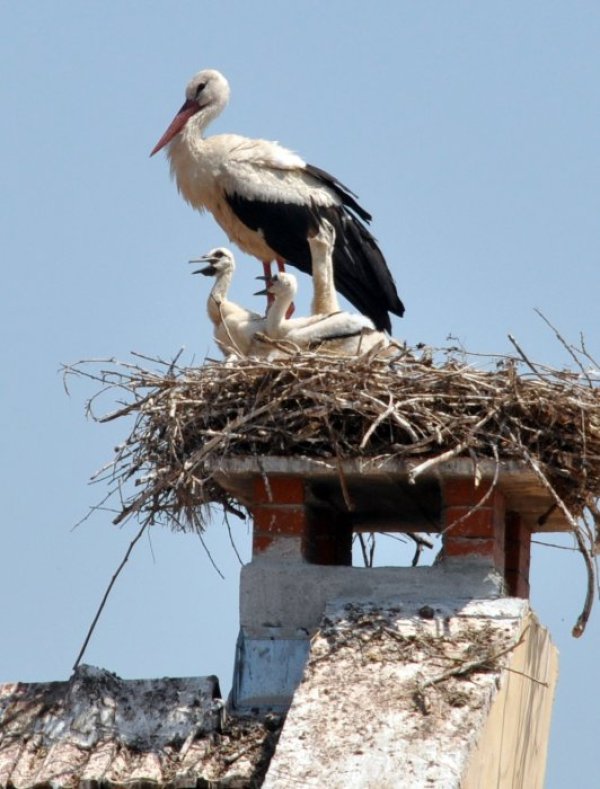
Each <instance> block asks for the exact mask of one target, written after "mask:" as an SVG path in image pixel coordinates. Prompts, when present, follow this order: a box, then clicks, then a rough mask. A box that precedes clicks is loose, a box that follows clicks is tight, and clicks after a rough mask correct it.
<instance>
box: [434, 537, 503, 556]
mask: <svg viewBox="0 0 600 789" xmlns="http://www.w3.org/2000/svg"><path fill="white" fill-rule="evenodd" d="M495 550H496V540H493V539H489V540H485V539H478V538H471V537H456V538H453V537H451V538H448V539H446V540H445V542H444V554H445V555H446V556H493V555H494V551H495Z"/></svg>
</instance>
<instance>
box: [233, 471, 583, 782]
mask: <svg viewBox="0 0 600 789" xmlns="http://www.w3.org/2000/svg"><path fill="white" fill-rule="evenodd" d="M416 466H417V463H413V462H410V461H408V462H407V461H396V460H388V461H386V462H385V463H383V464H381V465H377V464H375V463H373V462H368V461H359V460H351V461H349V460H346V461H341V462H339V463H338V464H335V465H325V464H323V463H322V462H319V461H315V460H309V459H302V458H297V457H294V458H291V457H290V458H285V457H262V458H260V459H259V460H257V459H255V458H248V457H246V458H237V459H231V458H230V459H228V460H226V461H224V463H223V466H222V470H221V472H220V473H219V478H218V481H219V483H220V484H221V485H222V486H223V487H224V488H226V489H227V490H228V491H229V492H230V493H231V494H232V495H234V496H235V497H236V498H237V499H238V500H239V501H240V502H241V503H242V504H245V505H246V506H247V507H248V508H249V509H250V511H251V513H252V516H253V556H252V561H251V562H250V563H249V564H248V565H246V566H245V567H244V568H243V569H242V574H241V584H240V632H239V637H238V643H237V653H236V662H235V670H234V683H233V690H232V703H233V706H234V708H235V709H236V710H238V711H241V712H250V711H253V712H259V713H265V712H267V711H274V712H280V713H281V712H286V711H287V710H289V713H288V718H287V721H286V725H285V729H284V733H283V735H282V739H281V741H280V744H279V746H278V749H277V753H276V756H275V759H274V762H273V763H272V765H271V768H270V769H269V773H268V776H267V783H266V784H265V786H282V787H283V786H284V785H286V784H285V782H283V783H282V782H278V781H277V780H276V776H277V775H278V771H281V775H284V774H285V775H287V776H289V775H303V774H304V773H302V769H301V767H300V766H299V764H297V763H296V762H298V760H299V759H300V761H301V760H302V759H305V758H306V753H309V754H312V757H314V758H312V757H311V760H312V762H314V764H320V765H321V768H322V769H321V771H320V772H319V771H318V770H317V772H316V773H315V774H314V775H311V779H314V780H315V781H317V783H319V785H325V784H326V783H328V782H329V781H330V780H331V776H332V774H333V773H332V772H331V771H332V770H333V772H334V773H335V770H336V769H338V768H339V769H341V767H340V765H337V766H336V765H332V764H331V758H325V755H324V754H322V753H321V751H322V748H323V747H324V746H323V743H326V742H327V743H329V745H330V746H331V749H330V751H329V752H330V753H333V752H339V753H341V752H343V753H345V754H346V756H348V747H350V746H347V747H344V736H345V735H344V733H343V730H344V729H350V730H354V727H355V726H356V725H359V726H362V725H364V720H365V719H366V718H365V715H366V716H367V718H368V717H369V715H368V713H366V712H365V705H368V704H369V703H370V702H369V700H371V701H372V700H373V698H374V696H375V697H376V692H375V691H374V690H373V688H370V690H368V688H369V687H370V686H369V683H370V682H371V681H372V680H373V677H377V676H378V675H381V672H382V671H383V673H384V674H385V672H391V674H390V676H391V675H394V673H395V672H399V674H398V677H397V678H396V680H397V682H398V683H400V685H401V684H402V683H403V681H404V680H403V679H402V677H401V676H400V675H401V674H402V671H403V670H404V671H405V672H408V674H410V673H411V670H412V669H411V666H412V668H414V669H415V671H417V675H416V676H415V677H412V679H411V680H410V681H409V682H408V684H407V686H406V693H405V694H404V696H403V698H404V699H405V700H406V698H410V699H411V701H410V704H409V705H408V707H409V708H410V709H408V710H404V712H406V714H407V715H408V719H410V720H411V721H412V720H413V719H414V716H415V714H417V715H418V716H422V717H424V718H427V717H428V716H429V715H430V714H431V713H430V711H429V710H428V705H430V704H431V703H437V702H435V700H434V702H431V701H430V700H428V699H427V692H426V691H425V690H423V693H422V698H421V701H419V694H420V693H421V691H419V687H421V686H423V687H424V688H428V689H430V690H431V692H433V690H432V689H433V688H434V687H435V691H436V693H437V692H438V691H439V690H440V687H441V686H442V685H444V683H446V682H447V683H448V684H449V685H450V686H451V694H450V695H452V693H453V694H455V702H454V703H455V704H456V706H455V707H452V706H450V707H449V709H450V710H451V711H452V712H453V714H454V713H455V712H456V710H458V709H460V708H461V704H462V712H463V713H464V714H465V715H466V716H467V717H466V718H465V720H464V721H463V722H462V724H461V725H462V726H463V729H462V734H461V733H460V731H458V730H459V729H460V726H459V725H458V724H457V727H458V728H457V730H456V731H452V732H448V731H447V728H446V729H444V727H443V726H441V727H440V734H439V736H436V735H435V732H434V733H433V734H431V733H430V734H429V735H428V736H424V735H423V736H421V737H417V740H418V742H419V743H420V744H419V745H418V747H417V746H416V745H415V742H416V741H415V739H414V738H408V740H406V741H403V740H402V737H403V731H402V729H399V730H397V731H396V734H395V736H394V738H393V740H394V744H393V748H391V750H390V754H388V757H389V759H391V760H392V761H391V762H390V764H395V766H396V768H398V769H403V768H402V764H404V762H403V761H402V760H403V759H408V758H409V756H410V755H411V754H412V755H413V756H414V754H415V753H416V754H417V755H418V754H419V753H421V752H423V753H425V751H427V750H428V751H429V752H431V753H438V755H439V757H440V759H441V760H442V762H444V759H446V756H447V755H448V754H446V755H444V748H447V749H449V750H450V751H451V752H452V754H453V755H452V760H451V761H452V763H453V764H454V773H452V774H453V775H454V777H455V778H456V781H457V783H456V786H457V787H458V786H473V787H475V786H484V785H492V784H493V785H499V786H500V785H502V786H507V787H508V786H516V785H523V786H525V785H526V786H528V787H536V786H539V787H542V786H543V775H544V767H545V754H546V746H547V739H548V734H549V726H550V713H551V706H552V698H553V693H554V686H555V682H556V677H557V655H556V649H555V647H554V646H553V645H552V643H551V641H550V639H549V637H548V634H547V632H546V630H545V629H544V628H543V627H541V626H540V624H539V623H538V621H537V619H536V618H535V616H534V615H533V613H532V612H531V610H530V608H529V603H528V597H529V559H530V545H531V534H532V533H533V532H535V531H566V530H568V528H569V527H568V524H567V523H566V522H564V521H563V520H562V518H561V516H560V514H559V513H558V512H555V511H552V512H551V514H550V515H549V516H548V512H549V511H551V510H552V506H551V505H552V504H553V502H552V500H551V499H550V496H549V494H548V493H547V491H546V490H545V489H544V488H543V487H542V486H541V485H540V483H539V482H538V480H537V478H536V476H535V474H534V473H533V471H532V470H531V469H529V468H528V467H526V466H525V465H524V464H522V463H519V462H517V461H509V460H507V461H504V462H501V463H500V465H499V466H497V465H496V464H495V463H493V462H489V464H488V463H486V462H485V461H484V462H483V463H480V464H479V466H478V469H477V478H475V475H474V465H473V463H472V462H471V460H469V459H453V460H451V461H447V462H445V463H442V464H437V465H435V466H432V467H431V468H430V469H425V470H424V471H423V473H421V474H419V475H418V476H416V478H414V473H415V468H416ZM543 515H545V516H546V517H545V519H544V518H542V516H543ZM540 523H543V525H540ZM357 532H373V533H375V534H378V533H382V532H385V533H390V532H396V533H404V534H410V533H413V534H414V533H423V532H427V533H428V534H429V535H431V536H432V537H434V536H435V537H438V538H439V537H441V550H440V551H439V554H438V556H437V558H436V560H435V562H434V564H433V566H423V567H419V566H417V567H353V566H352V538H353V535H354V534H356V533H357ZM359 620H360V622H361V623H362V624H357V623H358V622H359ZM378 622H379V625H377V623H378ZM382 622H384V623H385V626H383V625H381V623H382ZM380 625H381V627H382V628H383V630H382V632H383V633H388V635H389V634H390V633H396V634H397V635H396V636H393V638H396V639H397V640H399V644H401V645H402V647H403V649H400V651H399V653H398V655H396V657H395V658H394V659H393V660H391V661H387V662H386V661H384V665H379V663H380V662H381V661H379V658H378V657H377V654H378V653H377V654H375V655H374V656H371V657H367V658H365V655H364V653H363V648H362V647H361V642H360V639H359V640H356V637H357V635H360V633H361V628H364V630H363V635H365V634H369V633H372V632H375V631H374V630H373V628H375V630H377V627H379V626H380ZM346 632H348V633H352V634H353V635H352V638H355V642H352V639H351V637H350V635H348V637H347V638H346V636H344V639H345V640H344V639H342V641H343V644H344V650H338V649H337V648H335V647H332V646H331V644H332V643H334V642H336V640H338V641H339V639H340V634H341V633H346ZM327 633H329V637H328V636H327ZM478 633H484V634H485V638H484V639H483V641H482V642H481V643H479V642H480V637H479V636H478V635H474V634H478ZM324 634H325V635H324ZM332 634H333V635H332ZM386 637H387V636H386ZM369 638H370V636H369V637H367V638H366V642H365V643H370V642H369ZM421 638H422V639H425V641H426V642H427V643H429V642H430V641H431V640H432V639H433V641H435V639H438V640H439V644H440V646H439V649H438V647H431V648H432V649H433V653H432V654H435V653H436V650H438V651H439V652H440V654H438V657H437V658H433V657H431V656H430V659H429V658H427V657H423V655H422V654H421V652H422V649H421V647H419V643H420V642H419V639H421ZM411 639H413V640H415V639H416V640H415V641H414V643H415V647H414V650H412V652H411V649H410V648H408V647H409V644H410V643H411ZM484 642H485V643H484ZM424 643H425V642H424ZM432 643H433V642H432ZM348 650H349V651H348ZM353 650H354V658H352V659H351V660H350V662H351V663H352V660H355V662H356V665H355V666H354V668H353V669H348V666H347V665H345V663H344V661H345V660H346V662H347V660H348V659H349V658H348V655H350V656H352V654H353ZM444 650H446V651H449V653H452V654H453V657H452V656H446V657H444V656H443V654H442V653H443V652H444ZM426 651H427V650H426ZM342 653H347V654H346V657H345V658H342V657H341V655H342ZM369 654H370V653H369ZM325 658H326V659H325ZM453 660H454V661H455V662H454V663H453V662H452V661H453ZM370 661H372V662H370ZM478 661H479V662H478ZM324 662H325V663H328V665H329V666H330V669H332V671H333V667H335V666H337V668H336V669H335V671H333V673H332V671H329V673H326V676H325V675H324V674H323V663H324ZM413 663H414V666H413ZM338 664H339V665H338ZM471 664H473V665H472V666H471ZM356 666H359V668H357V667H356ZM460 666H463V667H465V666H466V668H465V669H464V672H465V676H466V677H471V673H472V672H474V673H475V674H477V676H479V673H478V672H480V673H482V675H483V676H485V678H486V681H487V684H485V687H480V686H479V685H477V683H476V685H477V688H478V693H477V694H475V696H476V697H475V698H473V699H471V700H470V701H469V702H464V703H462V702H461V701H460V699H462V698H463V694H467V691H466V690H464V689H462V688H457V687H455V686H456V684H457V683H458V682H459V680H458V679H456V678H457V677H459V676H460V675H461V672H460V671H459V670H456V671H455V669H457V667H460ZM415 667H416V668H415ZM444 669H445V671H446V672H447V673H448V676H447V677H446V678H444V677H442V679H439V676H440V675H443V674H444ZM396 680H394V681H396ZM465 681H466V682H467V684H468V683H469V682H470V681H472V678H471V679H469V680H465ZM438 686H440V687H438ZM409 688H410V691H409ZM401 695H402V694H401ZM434 695H435V694H434ZM467 695H468V694H467ZM317 698H320V699H321V701H320V702H317V701H316V700H315V699H317ZM344 698H346V699H347V700H349V701H352V703H353V704H354V705H355V706H356V709H359V708H360V716H359V717H360V719H361V721H362V723H360V722H359V721H358V719H357V720H356V721H354V720H353V719H352V715H351V714H345V715H343V714H342V715H341V716H340V717H341V719H343V720H344V724H343V725H339V726H336V724H335V721H331V722H330V724H331V725H330V732H331V737H330V738H328V737H325V736H323V734H322V725H318V722H319V720H321V721H322V719H323V716H324V715H326V714H327V713H326V712H325V710H331V709H332V706H331V705H332V704H333V706H334V707H335V706H339V707H340V709H341V706H343V705H344ZM465 698H466V696H465ZM336 699H337V701H335V703H334V700H336ZM403 704H404V702H402V703H400V702H399V703H398V705H397V709H396V712H397V713H398V714H401V713H402V711H403ZM290 705H291V709H290ZM340 705H341V706H340ZM415 705H416V707H415ZM419 705H422V708H421V709H420V711H419ZM405 706H406V705H405ZM389 707H390V704H389V700H388V701H385V700H384V699H382V700H381V705H380V706H378V707H377V709H374V710H372V715H373V721H375V720H376V719H377V720H378V724H377V725H378V726H380V725H382V723H381V722H382V720H383V721H385V718H386V715H387V716H388V717H389V715H390V711H389ZM357 714H358V713H357ZM311 716H312V717H313V720H312V723H311V724H310V725H309V724H308V722H307V719H311ZM390 725H391V724H390ZM525 726H526V727H527V730H528V731H530V732H531V737H530V738H526V739H525V740H523V738H522V737H518V736H517V735H516V734H514V732H518V731H523V727H525ZM309 731H310V732H312V734H310V735H309V734H308V733H307V732H309ZM319 731H321V734H320V735H319V734H318V732H319ZM442 732H444V735H443V737H442ZM299 736H301V741H302V749H303V751H302V752H303V753H304V756H302V754H301V753H300V751H299V749H298V739H297V738H298V737H299ZM307 737H308V740H310V738H311V737H312V738H313V739H314V742H312V744H311V742H309V741H308V740H307ZM444 742H445V743H446V745H444ZM334 743H335V744H336V747H335V748H334V747H333V745H334ZM382 747H383V746H382ZM340 748H341V751H340ZM440 748H441V750H440ZM415 749H416V750H415ZM359 750H360V748H359ZM384 751H385V748H384ZM371 755H372V752H371ZM364 758H365V759H366V761H365V762H364V764H362V762H361V759H360V758H358V757H357V759H356V762H357V763H356V765H355V767H353V770H356V774H357V775H360V774H361V770H363V769H364V771H365V772H364V776H363V778H365V779H366V777H367V776H368V775H369V774H370V773H369V770H370V769H371V768H370V767H369V766H368V764H367V762H368V758H367V757H366V756H365V757H364ZM415 758H416V757H415ZM409 761H410V759H409ZM417 761H418V759H417ZM361 765H362V766H361ZM515 765H516V767H515ZM371 767H372V765H371ZM513 767H515V769H518V770H520V771H521V772H520V773H519V774H518V775H517V774H514V773H513V772H512V770H513ZM315 769H316V768H315ZM390 769H391V768H390ZM384 772H385V770H384ZM509 773H510V780H511V781H513V780H517V781H521V780H523V781H524V783H518V782H517V783H506V782H505V783H501V784H496V778H495V777H494V776H497V775H500V774H506V775H508V774H509ZM274 776H275V777H274ZM417 777H418V776H417V775H416V774H414V775H413V777H412V778H411V779H410V780H408V779H407V781H408V782H406V783H395V784H394V785H395V786H407V787H408V786H417V785H420V783H419V782H418V780H417ZM384 778H385V776H384V774H383V773H382V775H381V780H382V781H384ZM389 779H390V776H387V778H385V780H389ZM492 779H493V780H492ZM282 780H283V779H282ZM394 780H399V779H397V777H396V779H394ZM423 780H425V779H423ZM437 780H442V778H440V776H437V777H436V781H437ZM444 780H446V779H444ZM448 780H449V779H448ZM507 780H508V779H507ZM411 781H412V782H411ZM482 781H483V782H482ZM486 781H487V783H486ZM490 781H491V783H489V782H490ZM320 782H322V784H321V783H320ZM384 783H385V781H384ZM425 784H426V782H425ZM425 784H424V785H425ZM315 785H317V784H315ZM353 785H354V784H353ZM356 785H357V786H358V785H359V784H356ZM360 785H368V784H366V783H364V784H360ZM436 785H438V784H436ZM439 785H441V784H439ZM443 785H448V786H451V785H454V784H453V783H452V782H450V783H448V784H446V783H444V784H443Z"/></svg>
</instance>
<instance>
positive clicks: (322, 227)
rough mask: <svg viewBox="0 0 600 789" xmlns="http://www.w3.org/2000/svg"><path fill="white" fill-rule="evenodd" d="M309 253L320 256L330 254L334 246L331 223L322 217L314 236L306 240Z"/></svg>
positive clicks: (333, 230) (333, 232) (333, 231)
mask: <svg viewBox="0 0 600 789" xmlns="http://www.w3.org/2000/svg"><path fill="white" fill-rule="evenodd" d="M308 245H309V247H310V249H311V252H313V251H316V252H319V253H320V254H327V253H329V254H331V253H332V251H333V248H334V246H335V229H334V227H333V225H332V224H331V222H329V221H328V220H327V219H325V218H324V217H323V218H322V219H321V221H320V223H319V229H318V231H317V233H316V235H314V236H312V238H309V239H308Z"/></svg>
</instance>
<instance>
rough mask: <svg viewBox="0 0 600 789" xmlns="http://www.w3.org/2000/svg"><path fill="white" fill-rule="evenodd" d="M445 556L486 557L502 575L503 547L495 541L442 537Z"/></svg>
mask: <svg viewBox="0 0 600 789" xmlns="http://www.w3.org/2000/svg"><path fill="white" fill-rule="evenodd" d="M444 555H445V556H448V557H450V556H454V557H458V556H464V557H465V558H468V557H470V556H480V557H488V558H489V559H490V561H491V562H492V563H493V565H494V567H495V568H496V569H497V570H498V571H499V572H501V573H502V574H504V545H503V542H502V541H500V540H497V539H482V538H479V537H452V536H451V535H448V534H447V535H445V536H444Z"/></svg>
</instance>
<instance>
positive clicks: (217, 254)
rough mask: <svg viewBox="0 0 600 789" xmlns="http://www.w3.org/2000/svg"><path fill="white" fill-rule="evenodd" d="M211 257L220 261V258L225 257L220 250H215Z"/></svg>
mask: <svg viewBox="0 0 600 789" xmlns="http://www.w3.org/2000/svg"><path fill="white" fill-rule="evenodd" d="M213 257H214V258H217V260H220V259H221V258H222V257H225V253H224V252H221V250H220V249H218V250H217V251H216V252H215V253H214V255H213Z"/></svg>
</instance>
